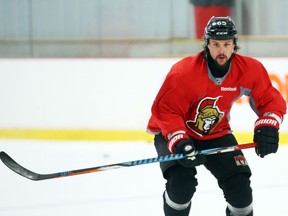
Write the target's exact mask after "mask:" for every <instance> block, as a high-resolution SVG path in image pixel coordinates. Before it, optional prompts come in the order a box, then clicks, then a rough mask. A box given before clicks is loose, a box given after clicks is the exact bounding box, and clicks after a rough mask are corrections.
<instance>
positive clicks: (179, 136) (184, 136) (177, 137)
mask: <svg viewBox="0 0 288 216" xmlns="http://www.w3.org/2000/svg"><path fill="white" fill-rule="evenodd" d="M185 139H186V140H188V139H189V136H188V135H187V134H182V133H181V134H176V135H174V136H173V137H171V138H170V140H169V141H168V143H167V147H168V149H169V151H170V152H171V153H172V154H174V148H175V146H176V145H177V143H179V142H180V141H181V140H185Z"/></svg>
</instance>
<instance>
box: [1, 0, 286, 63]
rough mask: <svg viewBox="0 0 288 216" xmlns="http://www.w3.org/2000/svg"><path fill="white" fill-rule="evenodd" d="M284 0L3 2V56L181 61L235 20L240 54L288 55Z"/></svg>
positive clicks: (49, 0)
mask: <svg viewBox="0 0 288 216" xmlns="http://www.w3.org/2000/svg"><path fill="white" fill-rule="evenodd" d="M287 8H288V1H286V0H274V1H270V0H235V1H234V0H145V1H141V0H121V1H119V0H0V57H1V58H10V57H12V58H14V57H16V58H38V57H40V58H43V57H54V58H55V57H56V58H58V57H59V58H62V57H65V58H66V57H77V58H79V57H80V58H82V57H83V58H87V57H89V58H90V57H91V58H99V57H113V58H115V57H125V58H134V57H179V56H184V55H187V54H188V55H190V54H193V53H196V52H198V51H199V50H200V49H202V41H201V38H202V36H203V35H202V32H203V27H204V26H205V24H206V23H207V21H208V19H209V18H210V17H211V15H216V16H226V15H229V16H231V17H232V18H233V19H234V21H235V23H236V26H237V27H238V30H239V39H240V40H239V45H240V46H241V47H242V49H241V50H240V52H239V53H242V54H246V55H253V56H258V57H265V56H269V57H271V56H272V57H274V56H276V57H279V56H280V57H281V56H287V55H288V49H287V48H288V37H287V35H288V22H287V21H286V20H287V16H288V15H287V14H286V11H287Z"/></svg>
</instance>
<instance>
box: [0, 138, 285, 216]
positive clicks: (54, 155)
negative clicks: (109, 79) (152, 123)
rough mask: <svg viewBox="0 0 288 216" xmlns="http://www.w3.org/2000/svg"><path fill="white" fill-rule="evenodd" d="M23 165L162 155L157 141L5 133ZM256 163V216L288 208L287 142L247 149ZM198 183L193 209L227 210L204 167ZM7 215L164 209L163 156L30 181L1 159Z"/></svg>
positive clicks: (48, 169) (130, 213)
mask: <svg viewBox="0 0 288 216" xmlns="http://www.w3.org/2000/svg"><path fill="white" fill-rule="evenodd" d="M0 151H5V152H6V153H8V154H9V155H10V156H11V157H12V158H13V159H15V160H16V161H17V162H18V163H20V164H21V165H23V166H24V167H26V168H28V169H30V170H32V171H35V172H38V173H43V174H44V173H54V172H60V171H68V170H74V169H82V168H86V167H94V166H98V165H105V164H111V163H118V162H125V161H130V160H138V159H144V158H150V157H155V156H156V152H155V150H154V146H153V144H151V143H145V142H78V141H77V142H76V141H73V142H68V141H67V142H66V141H60V142H59V141H35V140H34V141H31V140H4V139H2V140H0ZM244 151H245V155H246V159H247V160H248V163H249V165H250V167H251V169H252V172H253V176H252V187H253V191H254V212H255V214H254V215H256V216H258V215H259V216H260V215H261V216H270V215H281V216H285V215H288V209H287V207H286V205H287V194H288V171H287V170H288V169H287V164H288V158H287V155H288V145H282V146H280V148H279V151H278V152H277V154H273V155H270V156H268V157H265V158H264V159H261V158H259V157H258V156H256V154H255V152H254V150H252V149H247V150H244ZM197 178H198V182H199V185H198V188H197V192H196V194H195V196H194V197H193V200H192V209H191V213H190V215H195V216H197V215H199V216H200V215H201V216H202V215H214V216H218V215H219V216H221V215H225V214H224V210H225V206H226V204H225V201H224V198H223V195H222V191H221V190H220V189H219V188H218V186H217V183H216V181H215V179H214V178H213V177H212V176H211V174H210V173H209V172H208V171H207V170H206V169H205V168H204V167H199V168H198V175H197ZM0 179H1V180H0V181H1V183H0V215H1V216H58V215H59V216H60V215H61V216H63V215H69V216H79V215H83V216H92V215H93V216H116V215H117V216H135V215H137V216H147V215H149V216H161V215H163V212H162V193H163V190H164V185H165V181H164V179H163V178H162V174H161V172H160V169H159V165H158V164H157V163H154V164H149V165H141V166H135V167H129V168H120V169H116V170H109V171H104V172H98V173H90V174H84V175H79V176H72V177H67V178H59V179H51V180H42V181H31V180H29V179H26V178H23V177H22V176H19V175H17V174H16V173H14V172H12V171H11V170H10V169H8V168H7V167H6V166H5V165H4V164H3V163H2V162H1V161H0Z"/></svg>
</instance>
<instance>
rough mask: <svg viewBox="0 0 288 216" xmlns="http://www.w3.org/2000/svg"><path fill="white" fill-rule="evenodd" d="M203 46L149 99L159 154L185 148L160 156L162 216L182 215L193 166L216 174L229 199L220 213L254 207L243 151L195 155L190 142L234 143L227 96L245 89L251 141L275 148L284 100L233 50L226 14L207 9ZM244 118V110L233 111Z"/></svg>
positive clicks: (260, 151)
mask: <svg viewBox="0 0 288 216" xmlns="http://www.w3.org/2000/svg"><path fill="white" fill-rule="evenodd" d="M204 40H205V43H204V46H203V47H204V49H203V51H202V52H200V53H198V54H197V55H195V56H189V57H185V58H183V59H182V60H180V61H179V62H177V63H176V64H174V65H173V66H172V68H171V71H170V72H169V73H168V74H167V76H166V79H165V81H164V83H163V84H162V87H161V88H160V90H159V92H158V94H157V96H156V98H155V101H154V103H153V105H152V109H151V111H152V115H151V118H150V120H149V123H148V126H147V131H148V132H149V133H153V134H155V138H154V144H155V147H156V150H157V152H158V155H165V154H169V153H184V154H186V155H187V156H188V157H186V159H182V160H179V161H173V162H165V163H161V164H160V166H161V170H162V172H163V177H164V178H165V179H166V181H167V182H166V190H165V191H164V194H163V201H164V212H165V215H166V216H187V215H189V211H190V207H191V199H192V197H193V194H194V193H195V191H196V186H197V184H198V183H197V179H196V174H197V171H196V166H198V165H201V164H204V166H205V167H206V168H207V169H208V170H209V171H210V172H211V173H212V174H213V175H214V177H215V178H216V179H217V181H218V185H219V187H220V188H221V189H222V190H223V193H224V197H225V199H226V201H227V208H226V215H234V216H244V215H249V216H251V215H253V199H252V189H251V186H250V176H251V170H250V168H249V166H248V164H247V161H246V159H245V157H244V155H243V152H242V151H234V152H229V153H223V154H215V155H209V156H204V155H197V156H196V157H195V156H193V152H194V151H195V150H202V149H206V148H207V149H208V148H215V147H224V146H229V145H231V146H233V145H237V140H236V139H235V137H234V135H233V134H232V130H231V128H230V125H229V119H230V111H231V107H232V105H233V103H234V102H235V101H236V100H237V99H238V98H240V97H241V96H243V95H246V96H248V97H249V102H250V106H251V108H252V109H253V111H254V112H255V113H256V114H257V116H258V119H257V120H256V122H255V129H254V142H255V143H257V147H256V148H255V150H256V153H257V155H259V156H260V157H261V158H262V157H265V156H266V155H268V154H271V153H276V151H277V149H278V142H279V134H278V130H279V125H280V124H281V122H282V121H283V116H284V114H285V113H286V102H285V101H284V99H283V97H282V96H281V94H280V93H279V92H278V91H277V90H276V89H275V88H274V87H273V86H272V84H271V81H270V79H269V77H268V73H267V71H266V69H265V68H264V67H263V65H262V64H261V63H260V62H259V61H257V60H255V59H253V58H250V57H246V56H242V55H239V54H236V52H237V50H238V49H239V47H238V45H237V29H236V27H235V24H234V22H233V21H232V20H231V18H230V17H212V18H211V19H210V20H209V22H208V23H207V26H206V28H205V31H204ZM239 115H243V118H245V113H239Z"/></svg>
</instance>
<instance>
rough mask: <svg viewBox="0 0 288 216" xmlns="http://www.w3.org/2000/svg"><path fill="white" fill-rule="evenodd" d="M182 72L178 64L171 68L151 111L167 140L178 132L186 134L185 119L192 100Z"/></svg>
mask: <svg viewBox="0 0 288 216" xmlns="http://www.w3.org/2000/svg"><path fill="white" fill-rule="evenodd" d="M180 72H181V69H180V68H179V65H178V64H175V65H174V66H173V67H172V68H171V70H170V72H169V73H168V75H167V76H166V78H165V80H164V83H163V84H162V86H161V88H160V90H159V92H158V94H157V96H156V99H155V101H154V103H153V105H152V109H151V110H152V115H153V116H154V120H155V122H156V124H157V126H158V127H159V128H160V129H161V133H162V134H163V135H164V136H165V137H166V138H168V136H169V134H172V133H174V132H176V131H183V132H186V127H185V121H184V118H185V112H187V110H188V108H189V105H190V99H189V98H188V96H187V88H186V85H187V84H186V82H185V80H183V79H184V78H183V76H182V74H181V73H180Z"/></svg>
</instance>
